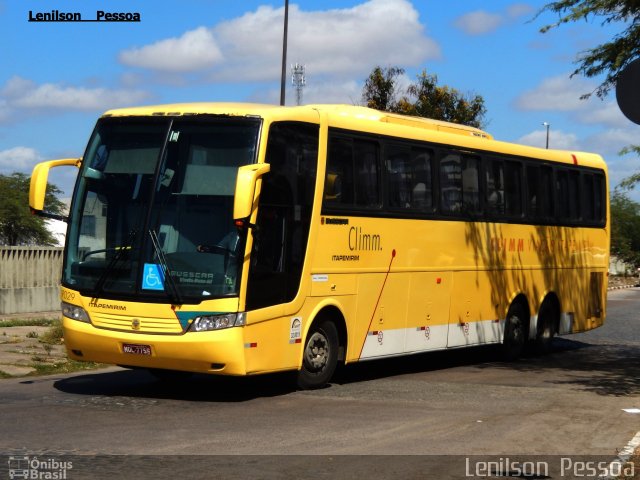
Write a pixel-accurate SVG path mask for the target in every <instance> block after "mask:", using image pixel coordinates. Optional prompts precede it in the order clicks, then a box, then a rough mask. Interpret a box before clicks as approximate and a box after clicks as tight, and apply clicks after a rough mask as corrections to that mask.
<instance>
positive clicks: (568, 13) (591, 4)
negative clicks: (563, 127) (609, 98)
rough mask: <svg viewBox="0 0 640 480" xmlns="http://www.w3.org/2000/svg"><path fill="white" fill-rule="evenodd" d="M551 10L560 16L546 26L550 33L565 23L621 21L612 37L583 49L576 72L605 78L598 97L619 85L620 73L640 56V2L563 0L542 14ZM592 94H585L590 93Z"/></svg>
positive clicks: (631, 0)
mask: <svg viewBox="0 0 640 480" xmlns="http://www.w3.org/2000/svg"><path fill="white" fill-rule="evenodd" d="M545 11H550V12H553V13H556V14H558V15H559V19H558V21H557V22H555V23H553V24H550V25H546V26H544V27H542V29H541V32H543V33H544V32H547V31H549V30H550V29H552V28H556V27H558V26H560V25H562V24H565V23H570V22H577V21H588V20H590V19H592V18H596V17H597V18H600V19H601V24H602V25H606V24H610V23H620V24H621V25H622V26H623V30H622V32H621V33H619V34H618V35H616V36H615V37H614V38H613V39H612V40H610V41H608V42H604V43H602V44H600V45H596V46H595V47H593V48H591V49H589V50H586V51H584V52H581V53H579V54H578V57H577V59H576V62H575V63H576V64H577V68H576V69H575V70H574V72H573V75H577V74H580V75H584V76H585V77H596V76H599V75H602V74H605V79H604V80H603V81H602V83H600V85H599V86H598V87H597V88H596V90H595V93H596V95H597V96H598V97H601V98H603V97H605V96H606V95H607V94H608V93H609V91H610V90H611V89H612V88H613V87H614V86H615V83H616V80H617V79H618V75H619V74H620V72H621V71H622V69H624V67H626V66H627V65H628V64H629V63H630V62H631V61H632V60H634V59H635V58H637V57H639V56H640V2H638V0H559V1H556V2H551V3H548V4H546V5H545V6H544V7H543V8H542V10H541V11H540V12H539V13H538V15H540V14H541V13H542V12H545ZM590 95H591V94H590V93H587V94H585V95H583V97H588V96H590Z"/></svg>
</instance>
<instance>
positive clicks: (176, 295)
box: [149, 229, 182, 305]
mask: <svg viewBox="0 0 640 480" xmlns="http://www.w3.org/2000/svg"><path fill="white" fill-rule="evenodd" d="M149 237H151V244H152V245H153V251H154V252H155V254H156V257H157V258H158V262H160V266H161V267H162V273H163V275H164V278H165V279H166V283H165V285H164V287H165V291H166V292H167V293H168V294H169V296H171V297H173V298H172V303H174V304H176V305H182V298H181V297H180V290H179V289H178V286H177V285H176V282H175V280H174V279H173V277H172V276H171V271H170V270H169V265H168V264H167V258H166V257H165V256H164V252H163V251H162V248H160V241H159V240H158V235H157V234H156V232H155V230H152V229H150V230H149ZM167 285H168V286H169V287H170V288H169V289H167Z"/></svg>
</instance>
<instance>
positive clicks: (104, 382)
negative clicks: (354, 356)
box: [54, 338, 640, 403]
mask: <svg viewBox="0 0 640 480" xmlns="http://www.w3.org/2000/svg"><path fill="white" fill-rule="evenodd" d="M639 362H640V347H634V346H619V345H591V344H586V343H582V342H577V341H573V340H567V339H564V338H557V339H555V340H554V343H553V348H552V351H551V352H550V353H549V354H547V355H539V356H534V355H527V356H525V357H523V358H522V359H520V360H517V361H515V362H503V361H502V360H501V353H500V350H499V348H497V347H496V346H482V347H473V348H467V349H460V350H449V351H440V352H430V353H421V354H416V355H410V356H406V357H397V358H389V359H383V360H373V361H368V362H362V363H358V364H353V365H348V366H346V367H343V368H340V369H338V371H337V372H336V374H335V376H334V378H333V380H332V384H333V385H348V384H356V383H359V382H368V381H374V380H379V379H385V378H390V377H398V376H402V375H408V374H420V373H429V372H438V371H442V370H447V369H451V368H456V367H471V368H474V369H478V370H486V369H505V370H508V371H511V372H513V371H518V372H522V373H523V374H531V375H541V376H543V378H542V379H541V381H544V382H547V383H554V384H568V385H575V386H576V387H577V388H581V389H584V390H588V391H593V392H595V393H597V394H600V395H613V396H624V395H633V394H636V393H640V376H638V375H637V365H638V363H639ZM331 386H332V385H328V386H327V387H326V388H331ZM54 387H55V388H56V389H57V390H59V391H61V392H64V393H70V394H76V395H94V396H95V395H98V396H107V397H116V396H126V397H138V398H148V399H169V400H185V401H197V402H222V403H225V402H244V401H250V400H253V399H256V398H266V397H274V396H282V395H287V394H290V393H293V392H295V391H296V389H297V388H296V382H295V373H294V372H287V373H280V374H270V375H259V376H254V377H222V376H210V375H199V374H196V375H192V376H189V377H186V378H177V379H173V380H158V379H157V378H156V377H154V376H153V375H151V374H150V373H149V372H147V371H146V370H121V371H115V372H114V371H109V372H99V371H96V372H95V373H90V374H85V375H78V376H74V377H69V378H64V379H60V380H57V381H55V382H54Z"/></svg>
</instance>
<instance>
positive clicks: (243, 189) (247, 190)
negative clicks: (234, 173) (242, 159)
mask: <svg viewBox="0 0 640 480" xmlns="http://www.w3.org/2000/svg"><path fill="white" fill-rule="evenodd" d="M270 170H271V165H269V164H268V163H255V164H253V165H244V166H242V167H240V168H239V169H238V177H237V179H236V191H235V196H234V199H233V219H234V220H242V219H245V218H249V217H250V216H251V213H252V212H253V208H254V205H253V201H254V197H255V192H256V184H257V183H258V179H259V178H260V177H261V176H262V175H264V174H265V173H268V172H269V171H270Z"/></svg>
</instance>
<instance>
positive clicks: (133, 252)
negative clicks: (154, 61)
mask: <svg viewBox="0 0 640 480" xmlns="http://www.w3.org/2000/svg"><path fill="white" fill-rule="evenodd" d="M259 131H260V120H258V119H246V118H236V119H233V118H230V117H226V116H225V117H214V116H206V117H205V118H200V117H198V118H196V119H183V118H171V117H168V118H167V117H164V118H157V119H153V118H152V119H150V118H149V117H146V118H145V119H141V118H136V117H123V118H103V119H101V120H100V121H99V122H98V124H97V126H96V128H95V131H94V133H93V135H92V137H91V140H90V141H89V145H88V147H87V151H86V154H85V156H84V160H83V164H82V169H81V171H80V174H79V178H78V184H77V185H76V190H75V194H74V198H73V202H72V207H71V215H70V227H69V235H68V238H67V242H66V245H67V250H66V255H65V264H64V273H63V284H64V285H66V286H68V287H70V288H74V289H76V290H79V291H80V292H81V293H82V294H83V295H90V296H92V297H93V298H127V297H131V296H135V297H136V298H138V299H140V298H141V297H142V298H146V299H148V300H149V301H156V302H164V301H167V300H169V301H171V302H172V303H198V302H200V301H202V300H203V299H206V298H215V297H224V296H237V295H238V288H239V279H240V271H239V270H240V268H241V265H242V254H243V251H244V243H245V241H244V240H245V239H244V235H243V233H242V232H241V231H239V230H238V229H237V228H236V227H235V226H234V223H233V195H234V188H235V181H236V175H237V170H238V167H240V166H242V165H247V164H251V163H255V161H256V152H257V147H258V135H259Z"/></svg>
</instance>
